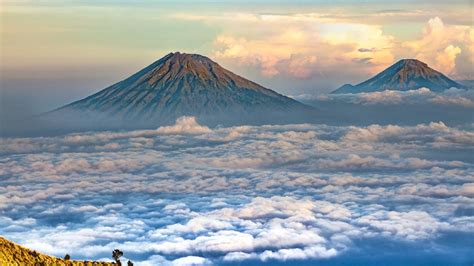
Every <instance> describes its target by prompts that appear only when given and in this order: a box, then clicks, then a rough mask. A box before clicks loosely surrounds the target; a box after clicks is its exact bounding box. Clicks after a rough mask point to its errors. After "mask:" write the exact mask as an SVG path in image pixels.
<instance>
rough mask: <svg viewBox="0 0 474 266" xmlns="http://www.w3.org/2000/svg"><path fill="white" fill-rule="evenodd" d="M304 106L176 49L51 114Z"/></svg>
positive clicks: (158, 114)
mask: <svg viewBox="0 0 474 266" xmlns="http://www.w3.org/2000/svg"><path fill="white" fill-rule="evenodd" d="M306 108H309V107H307V106H305V105H303V104H302V103H299V102H297V101H296V100H293V99H291V98H289V97H286V96H283V95H281V94H278V93H277V92H275V91H273V90H270V89H267V88H264V87H262V86H260V85H258V84H257V83H255V82H252V81H250V80H247V79H245V78H243V77H241V76H238V75H236V74H234V73H232V72H231V71H229V70H227V69H224V68H223V67H221V66H220V65H219V64H217V63H216V62H214V61H212V60H211V59H209V58H208V57H205V56H202V55H198V54H186V53H179V52H176V53H170V54H168V55H166V56H164V57H163V58H161V59H159V60H158V61H156V62H154V63H153V64H151V65H149V66H148V67H146V68H144V69H142V70H140V71H139V72H137V73H136V74H134V75H132V76H130V77H129V78H127V79H125V80H123V81H120V82H118V83H116V84H114V85H112V86H110V87H108V88H105V89H103V90H101V91H99V92H97V93H95V94H93V95H91V96H89V97H87V98H84V99H82V100H79V101H76V102H73V103H71V104H68V105H66V106H64V107H61V108H59V109H57V110H55V111H53V112H52V113H53V114H56V115H58V114H70V113H75V114H78V115H80V116H82V117H84V116H87V117H89V118H94V119H96V118H103V119H104V120H108V119H111V120H121V121H128V122H144V123H145V122H150V121H153V122H171V121H174V120H175V119H176V118H177V117H180V116H184V115H188V116H196V117H198V118H203V119H206V118H209V117H212V118H216V117H219V118H221V119H225V118H229V119H242V120H245V118H264V117H265V116H266V115H274V114H278V113H281V114H284V113H285V114H288V113H291V112H293V111H299V110H303V109H306Z"/></svg>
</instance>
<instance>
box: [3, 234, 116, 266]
mask: <svg viewBox="0 0 474 266" xmlns="http://www.w3.org/2000/svg"><path fill="white" fill-rule="evenodd" d="M0 265H60V266H62V265H64V266H66V265H67V266H75V265H77V266H79V265H80V266H86V265H90V266H92V265H94V266H100V265H101V266H109V265H110V266H112V265H117V264H115V263H112V262H100V261H77V260H65V259H60V258H56V257H52V256H48V255H44V254H41V253H39V252H36V251H34V250H31V249H27V248H24V247H22V246H20V245H17V244H15V243H13V242H11V241H8V240H6V239H5V238H2V237H0Z"/></svg>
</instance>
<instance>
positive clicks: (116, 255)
mask: <svg viewBox="0 0 474 266" xmlns="http://www.w3.org/2000/svg"><path fill="white" fill-rule="evenodd" d="M122 256H123V252H122V251H121V250H118V249H115V250H114V251H112V258H114V260H115V262H116V263H117V264H118V265H122V263H121V262H120V257H122Z"/></svg>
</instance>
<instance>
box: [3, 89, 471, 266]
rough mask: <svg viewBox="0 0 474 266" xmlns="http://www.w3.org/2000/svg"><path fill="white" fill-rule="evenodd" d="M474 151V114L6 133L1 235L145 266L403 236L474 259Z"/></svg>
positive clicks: (241, 260)
mask: <svg viewBox="0 0 474 266" xmlns="http://www.w3.org/2000/svg"><path fill="white" fill-rule="evenodd" d="M414 93H423V91H418V92H414ZM473 154H474V124H471V125H463V126H459V127H455V126H448V125H446V124H445V123H443V122H431V123H425V124H418V125H412V126H399V125H377V124H374V125H369V126H327V125H312V124H295V125H263V126H236V127H226V128H225V127H216V128H208V127H206V126H203V125H200V124H199V123H198V122H197V121H196V119H195V118H194V117H182V118H180V119H178V120H177V121H176V124H175V125H171V126H165V127H160V128H158V129H156V130H137V131H121V132H91V133H77V134H69V135H64V136H57V137H37V138H2V139H0V235H2V236H5V237H7V238H8V239H11V240H13V241H15V242H17V243H20V244H22V245H25V246H27V247H30V248H33V249H36V250H38V251H41V252H45V253H48V254H52V255H57V256H61V257H62V256H64V254H66V253H68V254H70V255H71V257H72V258H76V259H78V258H79V259H85V258H87V259H107V260H110V254H111V251H112V250H113V249H115V248H119V249H121V250H123V251H124V253H125V257H127V258H130V259H132V260H133V261H134V262H135V263H139V264H138V265H201V264H203V265H212V264H229V265H231V264H239V265H250V264H254V265H255V264H276V263H282V262H286V263H292V262H293V263H295V264H298V265H300V264H301V263H302V262H305V261H306V262H307V261H310V262H313V263H314V262H315V261H319V262H324V263H330V262H331V261H336V260H338V259H341V258H347V256H350V257H352V258H356V257H357V256H362V257H363V256H367V255H368V254H371V255H370V256H373V257H374V258H375V257H377V256H381V257H387V256H391V255H393V256H395V257H403V256H409V252H407V253H406V254H405V253H404V252H405V251H403V248H402V247H407V250H415V251H417V255H416V256H425V257H429V256H432V255H433V254H434V255H433V256H441V257H444V258H445V259H446V260H447V261H451V262H452V264H451V265H456V264H459V265H462V264H468V263H472V261H474V255H472V253H470V251H472V249H473V248H474V243H473V241H472V239H473V238H472V237H473V236H474V156H473ZM397 252H399V253H397ZM372 254H373V255H372ZM349 259H351V258H349ZM301 265H302V264H301Z"/></svg>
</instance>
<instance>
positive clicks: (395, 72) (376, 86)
mask: <svg viewBox="0 0 474 266" xmlns="http://www.w3.org/2000/svg"><path fill="white" fill-rule="evenodd" d="M423 87H424V88H428V89H430V90H431V91H435V92H440V91H444V90H447V89H449V88H452V87H456V88H464V86H463V85H461V84H459V83H457V82H456V81H454V80H451V79H450V78H448V77H447V76H445V75H444V74H442V73H440V72H438V71H436V70H434V69H432V68H430V67H429V66H428V65H427V64H425V63H423V62H421V61H419V60H416V59H402V60H400V61H398V62H397V63H395V64H394V65H392V66H390V67H389V68H387V69H385V70H384V71H382V72H380V73H379V74H377V75H376V76H374V77H372V78H371V79H369V80H367V81H364V82H362V83H360V84H357V85H351V84H345V85H343V86H342V87H340V88H338V89H337V90H335V91H333V92H332V93H360V92H375V91H384V90H397V91H407V90H416V89H419V88H423Z"/></svg>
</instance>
